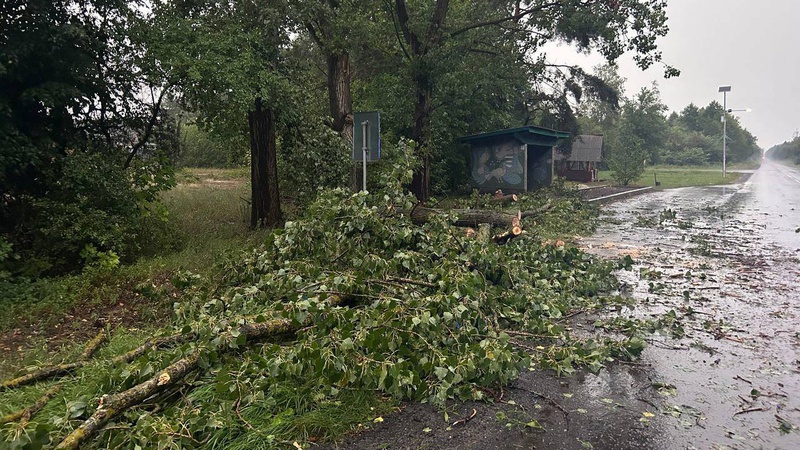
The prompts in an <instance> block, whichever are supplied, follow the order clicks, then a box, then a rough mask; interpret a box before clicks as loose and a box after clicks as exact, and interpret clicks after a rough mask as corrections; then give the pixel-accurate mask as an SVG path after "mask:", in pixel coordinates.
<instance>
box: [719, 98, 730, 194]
mask: <svg viewBox="0 0 800 450" xmlns="http://www.w3.org/2000/svg"><path fill="white" fill-rule="evenodd" d="M730 91H731V87H730V86H720V87H719V92H722V178H725V177H726V176H727V174H728V172H727V170H726V167H725V163H726V159H727V153H728V120H727V115H728V92H730Z"/></svg>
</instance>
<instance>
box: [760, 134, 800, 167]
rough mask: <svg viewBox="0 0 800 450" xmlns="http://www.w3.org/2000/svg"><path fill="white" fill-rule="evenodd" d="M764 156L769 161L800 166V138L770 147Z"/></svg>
mask: <svg viewBox="0 0 800 450" xmlns="http://www.w3.org/2000/svg"><path fill="white" fill-rule="evenodd" d="M765 155H766V156H767V157H768V158H770V159H774V160H779V161H791V162H793V163H795V164H800V137H794V138H793V139H792V140H791V141H786V142H784V143H783V144H778V145H774V146H772V147H770V148H769V149H768V150H767V151H766V152H765Z"/></svg>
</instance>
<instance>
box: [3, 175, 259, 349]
mask: <svg viewBox="0 0 800 450" xmlns="http://www.w3.org/2000/svg"><path fill="white" fill-rule="evenodd" d="M248 174H249V171H248V169H184V170H182V171H180V172H179V175H178V178H179V179H180V180H182V181H181V182H180V183H179V184H178V186H177V187H175V188H174V189H172V190H170V191H168V192H165V193H164V194H163V199H164V202H165V204H166V206H167V209H168V211H169V220H170V224H169V226H168V228H167V230H166V232H167V233H169V235H170V236H168V237H164V236H157V237H156V236H154V241H156V242H158V246H157V247H156V248H154V249H152V250H151V254H150V256H146V257H142V258H140V259H139V260H137V261H136V262H134V263H132V264H127V265H122V266H120V267H118V268H116V269H114V270H113V271H111V272H108V273H96V272H91V271H89V272H85V273H81V274H77V275H70V276H64V277H57V278H45V279H38V280H28V281H26V280H19V279H17V280H14V281H13V283H7V286H4V287H3V289H0V290H2V291H3V293H2V294H0V311H3V314H0V333H2V332H10V330H13V329H14V328H16V327H18V326H19V325H20V324H22V323H27V324H33V327H34V329H33V331H35V332H36V334H41V335H44V334H47V329H48V328H51V327H54V326H55V325H57V324H60V326H65V324H63V323H61V322H62V321H63V320H64V315H65V314H67V313H69V312H71V311H72V310H74V309H75V308H77V307H78V305H80V306H81V310H82V311H81V312H82V313H85V314H76V315H78V316H79V317H77V318H76V320H77V321H83V320H84V319H85V320H86V321H93V319H95V318H96V316H98V315H100V314H101V313H102V311H97V312H95V310H97V309H100V308H102V307H104V306H108V305H115V304H117V303H119V302H127V301H130V300H133V297H135V296H136V294H135V292H133V291H135V290H136V288H137V286H139V285H141V284H142V283H151V284H152V283H153V282H154V283H155V284H156V287H160V286H159V285H160V284H167V283H169V279H170V278H171V277H172V275H174V274H175V273H177V272H179V271H186V270H188V271H192V272H197V273H201V274H203V273H208V272H209V271H211V270H213V267H214V265H215V264H216V263H217V262H218V261H220V260H221V259H222V258H223V257H224V255H226V254H228V253H230V252H234V251H239V250H241V249H245V248H248V247H253V246H255V245H257V244H258V243H259V242H261V241H263V240H264V239H265V237H266V236H267V234H268V231H267V230H259V231H252V230H250V229H249V228H248V222H247V220H248V217H249V216H248V214H249V209H248V203H247V201H248V200H247V199H249V183H248V182H247V176H248ZM163 232H164V230H159V233H163ZM169 306H170V305H165V307H166V308H167V310H168V309H169ZM148 311H149V312H151V313H152V314H151V315H150V316H148V315H147V313H148ZM143 312H144V316H143V317H141V319H142V321H144V322H149V321H151V320H159V319H160V320H163V312H164V311H163V310H151V309H149V308H145V309H144V311H143ZM159 315H161V317H159ZM66 326H69V327H75V328H77V327H80V326H82V324H81V323H71V324H66ZM50 331H51V334H52V330H50ZM34 339H35V338H34ZM42 339H43V338H42ZM26 344H28V343H26ZM32 344H33V345H39V344H40V343H37V342H33V343H32Z"/></svg>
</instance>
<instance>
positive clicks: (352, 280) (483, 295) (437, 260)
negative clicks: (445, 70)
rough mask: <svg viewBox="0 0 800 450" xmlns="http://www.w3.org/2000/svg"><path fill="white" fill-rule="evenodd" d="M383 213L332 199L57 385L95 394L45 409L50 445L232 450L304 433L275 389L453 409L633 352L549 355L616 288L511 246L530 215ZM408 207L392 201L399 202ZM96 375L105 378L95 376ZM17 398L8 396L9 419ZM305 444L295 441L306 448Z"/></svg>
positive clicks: (542, 251) (368, 201) (343, 197)
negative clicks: (357, 394) (487, 218)
mask: <svg viewBox="0 0 800 450" xmlns="http://www.w3.org/2000/svg"><path fill="white" fill-rule="evenodd" d="M383 198H384V197H383V196H382V195H380V194H379V195H376V196H374V197H372V196H369V197H368V196H365V195H363V194H356V195H350V194H346V193H343V192H342V193H339V192H333V193H326V194H323V195H322V196H321V198H320V199H319V200H318V202H317V203H316V204H315V205H312V207H311V208H310V209H309V211H308V215H307V218H305V219H303V220H300V221H297V222H287V224H286V228H285V229H283V230H280V231H279V232H276V233H274V234H273V235H272V236H270V238H269V239H268V240H267V243H266V244H265V245H264V246H262V247H260V248H257V249H254V250H252V251H249V252H246V253H243V254H242V255H239V256H238V257H237V258H233V259H230V260H228V261H227V262H226V263H225V265H224V266H223V267H222V268H221V271H220V274H221V276H222V277H221V278H220V279H213V280H208V281H207V282H204V283H201V284H200V285H199V286H197V287H196V288H191V289H192V290H191V291H189V292H187V293H185V295H184V298H187V299H191V300H188V301H185V302H182V303H179V304H178V305H176V317H178V318H179V321H178V322H177V323H176V324H174V326H173V327H170V328H169V329H166V330H162V331H161V332H162V333H164V334H165V335H166V336H165V337H162V338H154V339H150V340H148V341H146V342H144V343H142V344H140V345H139V346H137V347H136V348H133V349H131V350H129V351H128V352H125V353H123V354H121V355H118V356H114V357H111V358H109V359H107V361H108V364H105V363H103V364H97V366H93V369H92V370H86V366H85V363H81V364H82V365H80V366H79V367H78V366H75V367H73V368H72V369H71V370H69V371H66V372H61V375H59V376H68V375H70V374H73V373H77V374H79V377H76V378H66V377H65V378H64V379H63V380H62V381H60V383H64V384H67V385H69V383H81V384H84V385H88V386H97V389H96V390H95V391H94V394H93V395H94V399H93V400H82V401H83V403H84V405H85V409H84V408H81V409H77V410H76V411H75V412H74V413H71V416H70V418H69V420H67V421H64V416H63V412H61V411H58V412H55V413H52V414H51V413H48V412H47V411H49V409H46V410H43V411H42V412H40V413H38V415H37V416H36V418H35V420H36V421H37V423H39V424H42V423H51V424H52V423H56V424H58V425H57V426H55V427H54V428H53V431H51V432H50V433H51V439H52V440H53V443H54V444H55V443H57V442H60V444H59V445H60V448H77V447H80V446H81V445H82V444H86V443H90V442H91V441H92V439H93V436H98V433H100V432H101V431H102V435H101V437H102V444H100V445H102V446H107V447H123V446H124V447H135V446H139V447H142V448H147V447H152V446H153V445H155V441H154V440H152V439H154V436H158V439H159V445H164V446H175V447H193V446H201V445H202V443H203V442H208V441H209V440H210V439H213V440H214V441H215V442H216V443H217V445H221V446H225V443H226V442H230V441H229V440H230V439H234V438H235V437H236V436H237V435H240V434H242V433H244V434H246V433H249V432H250V431H252V429H258V427H259V425H258V423H261V425H260V426H261V427H265V426H269V425H268V424H270V423H273V422H278V420H276V419H275V418H278V417H281V418H282V419H280V420H289V419H286V418H287V417H298V418H302V414H304V412H303V410H301V409H300V407H299V406H295V407H293V408H292V411H291V413H290V414H289V413H288V412H287V411H286V410H284V409H282V408H285V406H283V407H282V406H281V405H285V403H284V401H285V400H276V398H273V397H272V396H273V395H277V394H274V392H275V391H276V390H277V388H276V386H281V385H288V386H291V389H294V390H296V389H298V388H299V387H300V386H311V387H310V388H308V389H314V391H313V392H310V393H307V394H306V393H305V391H298V392H302V393H303V394H302V395H303V396H304V397H308V396H316V397H320V396H321V398H331V400H332V401H335V400H338V397H337V395H341V392H353V391H363V392H378V393H381V395H388V396H393V397H395V398H398V399H412V400H426V401H429V402H431V403H433V404H436V405H443V404H444V403H445V402H446V401H447V400H448V399H450V398H455V397H459V398H473V396H478V395H479V394H478V393H479V392H480V390H481V389H482V386H486V385H496V384H498V383H499V384H502V383H507V382H509V381H510V380H512V379H513V378H514V377H516V375H517V374H518V373H519V371H520V370H526V369H527V368H528V367H529V366H530V365H531V364H532V362H531V360H535V361H536V362H535V364H536V365H537V366H538V367H543V368H547V367H553V368H556V367H560V366H559V365H560V364H568V365H571V364H573V363H576V362H579V363H590V362H595V361H596V362H598V363H602V361H605V358H607V357H608V356H609V354H611V352H613V351H614V348H616V346H624V345H625V343H624V341H620V342H619V343H616V342H609V343H608V344H605V343H604V344H602V345H600V344H598V343H592V344H591V345H592V350H591V351H586V352H581V353H580V356H577V355H575V354H572V353H570V354H563V353H562V352H555V351H550V350H549V349H550V348H551V347H550V346H552V345H554V343H569V344H570V346H571V347H570V348H573V347H574V348H580V346H581V345H582V344H581V343H580V341H577V340H574V339H572V338H571V337H570V336H569V331H568V329H565V328H564V327H554V326H553V324H554V323H555V322H554V321H553V317H563V314H564V313H566V312H568V311H574V310H577V309H581V310H589V309H591V306H590V305H591V304H592V303H591V300H590V299H589V297H591V296H592V295H594V294H595V293H596V292H597V291H598V289H611V288H613V287H614V286H615V284H614V281H613V277H611V276H610V274H611V270H612V267H611V265H608V264H597V263H595V262H593V261H592V260H591V259H589V258H586V257H584V256H583V255H582V254H580V252H579V251H578V250H576V249H572V248H564V247H560V248H557V247H555V246H552V245H539V244H538V243H537V245H525V244H524V243H523V242H522V241H511V242H508V239H510V238H509V237H508V236H506V235H504V234H505V233H510V234H513V233H514V232H515V227H516V231H517V232H518V233H520V234H521V233H522V227H521V225H520V221H521V216H522V215H523V213H518V214H511V216H512V217H510V218H509V222H508V223H507V224H506V225H504V226H503V227H504V228H505V229H506V230H505V231H504V232H501V233H500V234H492V233H496V231H495V232H492V230H491V227H490V226H488V225H486V224H483V225H481V226H479V227H478V233H477V234H478V235H479V236H478V237H468V236H466V235H465V234H464V233H457V232H454V229H453V228H452V225H451V224H446V223H444V221H436V220H432V221H430V222H427V223H425V224H423V225H422V226H419V225H415V224H414V223H412V222H411V220H409V216H408V215H401V214H390V215H388V216H387V215H386V211H387V206H386V203H384V202H383V200H381V201H376V199H383ZM404 200H405V199H395V198H391V195H390V202H389V203H390V204H405V203H404ZM373 202H374V203H373ZM410 207H411V206H410V205H409V209H410ZM501 214H508V213H501ZM504 240H505V241H504ZM491 241H495V242H500V241H502V242H507V243H508V245H486V243H487V242H491ZM545 273H546V274H548V275H547V276H546V277H547V278H546V281H547V282H546V283H543V282H542V281H543V280H541V279H540V277H542V276H543V275H542V274H545ZM587 274H588V275H587ZM340 299H347V301H341V300H340ZM600 303H601V302H598V304H600ZM243 318H247V319H243ZM505 330H520V331H525V332H529V333H530V334H531V335H533V334H535V335H536V336H539V337H537V339H538V341H537V343H536V344H537V345H539V344H541V345H543V346H548V347H545V348H546V350H544V351H541V352H540V353H537V354H535V355H527V354H525V353H524V352H522V351H520V350H519V346H516V347H515V345H514V344H512V343H511V342H509V339H508V335H507V334H506V333H505ZM178 343H180V344H183V345H181V346H179V347H176V346H175V345H171V344H178ZM87 347H89V346H88V345H87ZM456 361H457V363H455V364H454V362H456ZM565 361H566V362H565ZM73 364H74V363H73ZM114 365H120V366H121V367H119V368H117V369H114V368H113V366H114ZM94 367H97V368H98V369H109V368H110V370H106V371H105V372H104V374H102V375H100V374H95V373H94V372H96V370H95V369H94ZM51 375H52V374H51ZM52 377H53V376H49V377H44V378H39V379H40V380H43V379H50V378H52ZM109 379H110V380H111V381H109ZM12 384H15V385H19V382H16V383H12ZM109 386H119V387H118V388H115V389H109ZM343 388H346V389H343ZM65 391H68V390H67V389H62V391H61V393H59V394H55V395H56V397H55V398H58V396H59V395H61V396H62V397H61V398H62V399H63V401H65V402H66V404H68V405H69V404H71V402H72V401H74V400H75V399H74V398H69V397H63V396H64V395H66V394H64V392H65ZM84 391H85V390H84ZM336 392H340V393H339V394H337V393H336ZM176 393H178V394H176ZM254 394H259V396H257V395H254ZM14 398H18V397H12V396H10V395H6V396H3V394H2V393H0V405H3V404H4V402H8V401H10V400H13V399H14ZM16 401H18V400H16ZM304 404H305V403H304ZM311 404H313V402H312V403H311ZM27 406H30V405H20V404H17V403H14V404H8V407H9V408H10V407H13V408H14V411H17V410H20V409H23V408H25V407H27ZM34 406H35V405H34ZM3 408H6V406H5V405H4V406H3ZM143 411H146V414H143ZM48 414H50V415H48ZM206 414H208V415H209V418H210V417H213V418H214V420H213V421H211V420H206V418H205V417H204V415H206ZM248 414H251V416H248ZM252 414H261V415H267V417H266V418H264V419H263V420H262V419H259V420H257V421H254V420H253V417H252ZM367 414H369V412H367ZM298 420H301V419H298ZM359 420H364V419H363V418H362V419H359ZM220 423H224V424H225V427H221V426H220V425H219V424H220ZM251 424H252V425H251ZM265 424H266V425H265ZM354 425H355V424H354ZM32 426H33V422H31V424H30V425H27V427H28V429H30V427H32ZM231 427H233V428H235V429H236V430H238V431H235V432H234V431H232V430H231V429H230V428H231ZM14 430H18V428H11V427H8V426H6V427H5V428H3V427H0V431H6V432H7V433H8V434H7V435H12V433H16V432H15V431H14ZM103 430H105V431H103ZM260 432H261V430H259V433H260ZM298 433H299V435H298V436H299V437H292V438H291V439H289V441H288V442H290V443H291V442H292V439H299V440H300V441H301V442H305V441H303V440H302V439H304V438H305V439H308V436H310V434H308V433H306V432H303V431H302V430H300V431H298ZM314 433H315V435H317V433H319V431H314ZM13 436H15V437H16V436H20V435H19V434H18V433H17V434H13ZM259 436H261V437H262V438H263V436H262V435H260V434H259ZM323 436H324V433H323ZM303 445H304V444H303ZM241 447H242V446H240V448H241ZM244 447H245V448H246V446H244Z"/></svg>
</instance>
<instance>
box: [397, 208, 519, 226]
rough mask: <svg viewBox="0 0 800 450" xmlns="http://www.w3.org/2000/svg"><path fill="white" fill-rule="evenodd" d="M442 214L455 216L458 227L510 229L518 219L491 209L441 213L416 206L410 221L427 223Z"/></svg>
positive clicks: (456, 210) (440, 211)
mask: <svg viewBox="0 0 800 450" xmlns="http://www.w3.org/2000/svg"><path fill="white" fill-rule="evenodd" d="M443 214H455V215H456V216H458V219H456V221H455V222H454V224H455V225H456V226H459V227H477V226H478V225H479V224H482V223H486V224H489V225H493V226H498V227H510V226H512V225H513V224H514V222H515V220H516V219H518V217H519V216H518V215H517V214H510V213H507V212H503V211H494V210H491V209H451V210H448V211H442V210H439V209H433V208H427V207H424V206H421V205H417V206H416V207H415V208H414V209H412V210H411V221H412V222H414V223H416V224H423V223H426V222H429V221H430V220H431V217H433V216H437V215H443Z"/></svg>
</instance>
